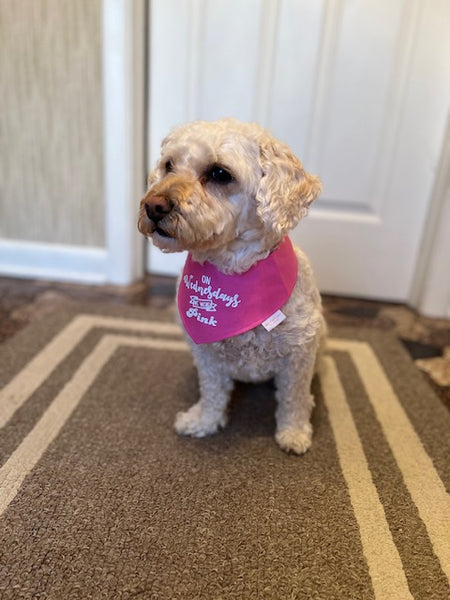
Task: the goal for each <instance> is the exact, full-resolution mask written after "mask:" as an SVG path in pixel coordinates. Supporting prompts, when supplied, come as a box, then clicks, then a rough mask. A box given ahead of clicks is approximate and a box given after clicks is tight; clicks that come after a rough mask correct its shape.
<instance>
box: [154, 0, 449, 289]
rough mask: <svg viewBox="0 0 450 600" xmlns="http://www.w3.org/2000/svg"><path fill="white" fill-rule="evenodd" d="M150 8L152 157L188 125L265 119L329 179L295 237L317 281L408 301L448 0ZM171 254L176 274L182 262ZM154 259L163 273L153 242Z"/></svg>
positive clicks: (444, 54) (440, 90)
mask: <svg viewBox="0 0 450 600" xmlns="http://www.w3.org/2000/svg"><path fill="white" fill-rule="evenodd" d="M151 7H152V10H151V36H150V37H151V61H150V82H151V85H150V103H149V122H150V128H149V148H150V159H151V162H154V160H155V159H156V156H157V154H158V152H159V150H158V148H159V143H160V140H161V138H162V137H163V135H164V134H165V133H166V132H167V130H168V129H170V128H171V127H173V126H174V125H177V124H180V123H182V122H184V121H188V120H192V119H196V118H204V119H215V118H218V117H221V116H230V115H231V116H235V117H237V118H240V119H243V120H257V121H259V122H260V123H261V124H262V125H263V126H265V127H268V128H269V129H270V130H271V131H272V132H273V133H274V135H276V136H277V137H279V138H280V139H282V140H284V141H286V142H287V143H288V144H289V145H290V146H291V147H292V149H293V150H294V152H296V154H298V156H299V157H300V158H301V160H302V161H303V162H304V164H305V167H306V169H307V170H309V171H311V172H313V173H317V174H319V175H320V177H321V179H322V181H323V188H324V189H323V194H322V196H321V198H320V199H319V200H318V201H317V202H316V204H315V206H313V208H312V209H311V212H310V215H309V217H308V218H307V219H306V220H304V221H303V222H302V223H300V225H299V226H298V228H297V229H296V230H295V231H294V232H293V233H292V237H293V239H294V240H295V241H296V242H297V243H298V244H299V245H300V246H301V247H303V248H304V249H305V251H306V252H307V254H308V255H309V256H310V258H311V260H312V263H313V266H314V269H315V272H316V275H317V278H318V282H319V286H320V288H321V289H322V291H325V292H329V293H339V294H346V295H357V296H367V297H375V298H386V299H394V300H406V299H407V298H408V297H409V294H410V287H411V284H412V280H413V276H414V269H415V265H416V261H417V256H418V253H419V249H420V241H421V236H422V231H423V227H424V223H425V219H426V213H427V208H428V204H429V199H430V195H431V191H432V186H433V178H434V170H435V168H436V165H437V163H438V158H439V151H440V148H441V144H442V138H443V133H444V127H445V121H446V116H447V111H448V104H449V98H450V79H449V77H448V73H449V72H450V46H449V36H448V30H450V27H449V25H450V5H449V4H448V2H446V0H433V1H427V0H364V1H360V2H353V1H351V0H333V1H326V0H323V1H322V2H320V1H316V2H310V0H270V1H269V0H246V1H245V2H242V0H215V1H214V2H208V1H207V0H169V1H167V0H153V2H152V4H151ZM171 260H172V262H171V266H170V269H171V271H172V272H174V271H178V270H179V268H180V266H181V264H182V260H183V259H182V258H180V259H179V260H178V259H177V258H173V257H171ZM150 265H151V268H152V269H153V270H155V271H159V272H161V271H163V272H164V271H167V269H168V266H167V262H166V257H165V256H164V255H162V254H161V253H159V252H157V251H154V250H153V249H152V250H151V251H150Z"/></svg>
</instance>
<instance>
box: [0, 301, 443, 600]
mask: <svg viewBox="0 0 450 600" xmlns="http://www.w3.org/2000/svg"><path fill="white" fill-rule="evenodd" d="M0 384H1V391H0V598H2V599H11V600H18V599H23V598H27V599H36V598H45V599H55V600H66V599H72V598H74V599H75V598H76V599H78V598H79V599H83V600H87V599H90V598H95V599H96V598H99V599H103V598H104V599H107V600H115V599H122V598H123V599H128V598H130V599H131V598H141V599H144V600H145V599H158V600H178V599H179V600H190V599H200V600H203V599H205V600H215V599H221V600H222V599H223V600H227V599H233V600H234V599H236V600H238V599H239V600H247V599H252V600H253V599H255V600H258V599H268V600H269V599H273V600H296V599H302V600H303V599H304V600H311V599H320V600H336V599H345V600H353V599H354V600H370V599H376V600H403V599H415V600H435V599H436V600H444V599H448V598H450V586H449V580H450V500H449V495H448V493H447V491H446V490H448V489H449V483H450V417H449V414H448V412H447V411H446V410H445V408H444V407H443V406H442V405H441V404H440V402H439V401H438V400H437V399H436V398H435V396H434V395H433V393H432V392H431V390H430V389H429V388H428V386H427V384H426V383H425V381H424V380H423V378H422V376H421V375H420V373H419V372H418V371H417V370H416V369H415V367H414V365H413V364H412V363H411V361H410V359H409V357H408V356H407V354H406V353H405V351H404V350H403V349H402V348H401V347H400V345H399V343H398V342H397V341H396V340H395V339H394V338H393V337H392V336H391V335H390V334H387V333H383V332H376V331H372V332H368V331H367V330H365V331H357V330H345V329H343V330H340V331H332V332H331V336H330V340H329V349H328V354H327V356H326V359H325V368H324V369H323V372H322V373H321V375H320V377H317V378H316V379H315V381H314V394H315V397H316V404H317V406H316V409H315V411H314V418H313V423H314V428H315V435H314V442H313V446H312V449H311V450H310V451H309V452H308V453H307V454H306V455H305V456H303V457H296V456H289V455H286V454H284V453H283V452H281V451H280V450H279V448H278V447H277V445H276V444H275V442H274V439H273V433H274V416H273V414H274V408H275V406H274V396H273V389H272V386H271V384H270V383H267V384H263V385H257V386H250V385H243V384H241V385H238V386H237V388H236V392H235V395H234V398H233V402H232V406H231V419H230V424H229V426H228V428H227V429H226V430H224V431H223V432H220V433H219V434H217V435H215V436H213V437H210V438H206V439H203V440H193V439H188V438H180V437H178V436H176V434H175V433H174V431H173V428H172V423H173V419H174V416H175V414H176V412H177V411H179V410H182V409H185V408H186V407H188V406H189V405H190V404H192V403H193V402H195V401H196V396H197V380H196V373H195V370H194V368H193V366H192V361H191V357H190V354H189V352H188V350H187V346H186V345H185V342H184V341H183V338H182V336H181V334H180V331H179V329H178V327H177V326H176V325H174V324H172V319H171V316H170V315H169V314H168V313H167V312H157V311H150V310H144V309H129V308H128V309H125V308H117V307H116V308H111V307H109V308H105V307H96V306H76V305H73V306H70V307H69V308H67V309H66V310H61V311H60V312H58V313H56V314H53V315H51V316H49V317H47V318H45V319H43V320H41V321H40V322H38V323H36V324H33V325H32V326H30V327H29V328H27V329H25V330H24V331H23V332H21V333H20V334H18V335H17V336H16V337H15V338H13V339H12V340H11V341H10V342H8V343H7V344H5V345H4V346H3V347H2V348H1V349H0Z"/></svg>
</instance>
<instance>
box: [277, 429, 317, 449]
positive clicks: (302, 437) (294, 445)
mask: <svg viewBox="0 0 450 600" xmlns="http://www.w3.org/2000/svg"><path fill="white" fill-rule="evenodd" d="M275 439H276V441H277V443H278V445H279V446H280V448H281V449H282V450H284V451H285V452H294V453H295V454H304V453H305V452H306V451H307V450H308V449H309V448H310V447H311V440H312V427H311V425H310V424H309V423H308V424H307V425H305V426H303V427H302V428H295V427H287V428H286V429H281V430H280V431H277V433H276V435H275Z"/></svg>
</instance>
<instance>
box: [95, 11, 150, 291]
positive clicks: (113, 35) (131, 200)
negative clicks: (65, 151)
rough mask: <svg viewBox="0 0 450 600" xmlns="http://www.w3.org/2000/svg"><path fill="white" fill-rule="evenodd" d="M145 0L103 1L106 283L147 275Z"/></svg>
mask: <svg viewBox="0 0 450 600" xmlns="http://www.w3.org/2000/svg"><path fill="white" fill-rule="evenodd" d="M146 23H147V1H146V0H133V2H130V1H129V0H103V3H102V27H103V32H102V33H103V35H102V39H103V48H102V57H103V148H104V181H105V200H104V202H105V231H106V246H107V266H106V268H107V280H108V281H109V282H110V283H114V284H118V285H127V284H130V283H131V282H132V281H134V280H136V279H139V278H141V277H143V275H144V243H143V239H142V236H141V235H140V234H139V232H138V231H137V226H136V222H137V211H138V202H139V198H140V197H141V196H142V194H143V192H144V191H145V170H146V160H145V154H146V153H145V144H146V140H145V132H146V127H145V109H146V107H145V104H146V87H147V85H146V71H147V66H146Z"/></svg>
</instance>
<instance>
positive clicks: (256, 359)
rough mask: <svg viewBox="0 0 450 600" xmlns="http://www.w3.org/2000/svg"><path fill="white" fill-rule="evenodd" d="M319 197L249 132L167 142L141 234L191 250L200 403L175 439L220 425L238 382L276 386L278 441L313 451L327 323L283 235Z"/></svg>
mask: <svg viewBox="0 0 450 600" xmlns="http://www.w3.org/2000/svg"><path fill="white" fill-rule="evenodd" d="M320 191H321V185H320V181H319V179H318V178H317V177H315V176H313V175H310V174H308V173H307V172H306V171H305V170H304V169H303V166H302V164H301V163H300V161H299V160H298V159H297V158H296V157H295V156H294V154H293V153H292V152H291V151H290V149H289V148H288V147H287V146H286V145H285V144H283V143H281V142H279V141H277V140H275V139H274V138H273V137H271V136H270V135H269V134H268V133H267V132H266V131H265V130H263V129H262V128H261V127H259V126H258V125H256V124H253V123H252V124H250V123H242V122H240V121H236V120H234V119H221V120H219V121H215V122H205V121H196V122H193V123H188V124H186V125H184V126H181V127H178V128H176V129H175V130H173V131H172V132H171V133H170V134H169V135H168V136H167V137H166V139H165V140H164V141H163V143H162V150H161V157H160V159H159V161H158V163H157V165H156V167H155V168H154V170H153V171H152V172H151V173H150V175H149V179H148V191H147V193H146V195H145V197H144V198H143V199H142V201H141V205H140V213H139V230H140V231H141V233H143V234H144V235H145V236H147V237H148V238H151V239H152V241H153V243H154V244H155V245H156V246H157V247H159V248H161V249H162V250H163V251H165V252H179V251H182V250H187V251H188V253H189V254H188V259H187V262H186V266H185V270H184V272H183V275H182V277H181V279H180V282H179V286H178V306H179V310H180V317H181V320H182V323H183V325H184V327H185V330H186V332H187V334H188V335H187V338H188V341H189V343H190V345H191V348H192V353H193V357H194V361H195V365H196V367H197V369H198V374H199V383H200V399H199V401H198V402H197V403H196V404H195V405H193V406H192V407H191V408H190V409H189V410H188V411H186V412H182V413H179V414H178V415H177V416H176V420H175V429H176V431H177V432H178V433H179V434H183V435H190V436H194V437H203V436H206V435H209V434H212V433H215V432H216V431H217V430H218V429H219V428H220V427H224V426H225V425H226V422H227V405H228V402H229V399H230V395H231V392H232V389H233V382H234V381H235V380H237V381H244V382H258V381H265V380H269V379H273V380H274V383H275V387H276V400H277V408H276V414H275V417H276V435H275V438H276V441H277V442H278V444H279V445H280V447H281V448H282V449H283V450H285V451H287V452H294V453H296V454H302V453H304V452H306V450H308V448H309V447H310V445H311V437H312V427H311V423H310V415H311V410H312V408H313V406H314V398H313V396H312V394H311V380H312V377H313V374H314V371H315V363H316V357H317V355H318V351H319V348H320V346H321V342H322V340H323V338H324V334H325V323H324V320H323V316H322V308H321V299H320V295H319V292H318V290H317V287H316V284H315V281H314V277H313V273H312V269H311V267H310V264H309V262H308V259H307V258H306V256H305V255H304V254H303V252H301V251H300V250H299V249H298V248H294V247H293V246H292V245H291V243H290V241H289V238H288V237H287V233H288V231H290V230H291V229H292V228H293V227H295V226H296V225H297V223H298V222H299V220H300V219H301V218H302V217H304V216H305V215H306V214H307V213H308V209H309V206H310V205H311V203H312V202H313V200H314V199H315V198H316V197H317V196H318V195H319V193H320Z"/></svg>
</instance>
